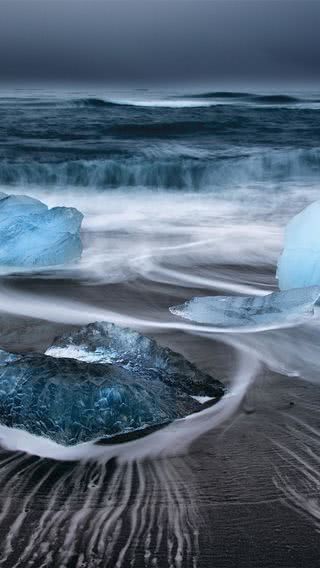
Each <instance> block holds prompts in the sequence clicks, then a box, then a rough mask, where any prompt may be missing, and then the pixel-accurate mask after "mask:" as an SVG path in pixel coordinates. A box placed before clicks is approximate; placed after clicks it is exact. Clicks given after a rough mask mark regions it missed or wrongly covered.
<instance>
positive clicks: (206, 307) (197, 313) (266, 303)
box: [170, 286, 320, 328]
mask: <svg viewBox="0 0 320 568" xmlns="http://www.w3.org/2000/svg"><path fill="white" fill-rule="evenodd" d="M319 298H320V286H312V287H309V288H298V289H293V290H288V291H286V292H273V293H272V294H268V295H266V296H243V297H241V296H205V297H196V298H192V299H191V300H189V301H187V302H185V303H184V304H181V305H180V306H174V307H172V308H170V311H171V312H172V313H173V314H175V315H177V316H181V317H183V318H185V319H188V320H192V321H194V322H198V323H203V324H209V325H213V326H217V327H224V328H226V327H239V326H240V327H244V326H245V327H248V328H256V327H261V326H270V325H271V326H273V325H285V324H291V323H295V322H298V321H300V320H303V319H305V318H306V317H308V316H312V314H313V313H314V307H315V305H316V303H317V302H318V300H319Z"/></svg>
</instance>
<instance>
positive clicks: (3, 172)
mask: <svg viewBox="0 0 320 568" xmlns="http://www.w3.org/2000/svg"><path fill="white" fill-rule="evenodd" d="M319 169H320V148H312V149H304V150H302V149H300V150H296V149H283V150H273V151H270V150H268V151H261V152H256V153H252V154H250V153H243V154H240V155H232V154H225V155H221V154H217V155H216V156H212V157H208V156H207V157H201V156H198V157H197V156H194V157H192V156H183V155H181V154H180V155H179V153H178V152H177V155H176V156H163V157H161V156H160V155H159V156H157V157H152V156H150V157H148V156H137V157H130V158H123V159H121V160H119V159H118V158H104V159H95V160H66V161H59V162H58V161H57V162H37V161H32V160H26V161H18V162H15V161H9V160H4V161H3V162H2V164H1V169H0V184H1V185H3V186H20V185H21V186H26V185H33V186H43V187H48V186H59V187H68V186H71V187H72V186H77V187H93V188H99V189H117V188H159V189H168V190H169V189H172V190H175V189H186V190H188V189H189V190H196V191H197V190H208V189H209V190H210V189H212V190H214V189H215V188H221V187H223V188H226V187H227V186H228V184H230V185H232V186H235V185H238V184H242V183H248V182H260V181H267V182H268V183H272V182H273V183H277V182H279V181H288V180H295V179H302V178H303V179H308V178H309V179H310V178H312V179H313V178H314V177H315V176H318V175H319Z"/></svg>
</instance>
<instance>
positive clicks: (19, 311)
mask: <svg viewBox="0 0 320 568" xmlns="http://www.w3.org/2000/svg"><path fill="white" fill-rule="evenodd" d="M0 191H5V192H7V193H12V194H19V193H23V194H27V195H31V196H34V197H37V198H39V199H41V200H42V201H44V202H45V203H46V204H48V205H49V206H55V205H67V206H73V207H77V208H78V209H79V210H80V211H82V213H83V214H84V221H83V231H82V240H83V243H84V252H83V256H82V259H81V260H80V261H79V262H78V263H74V264H70V265H66V266H61V267H57V268H54V269H53V268H48V269H46V270H39V269H38V270H36V271H35V270H29V271H21V270H18V269H17V270H15V271H13V270H12V269H11V270H10V271H9V270H7V269H5V268H2V270H1V279H0V309H1V313H0V332H1V333H0V339H1V345H0V347H2V348H4V349H8V350H12V351H24V352H29V351H32V352H39V351H40V352H43V351H45V349H46V348H47V347H48V345H50V343H51V342H52V340H53V339H54V337H55V336H56V335H58V334H60V333H62V332H65V331H67V330H69V329H73V328H74V327H75V326H79V325H82V324H86V323H89V322H92V321H97V320H107V321H112V322H115V323H117V324H119V325H126V326H131V327H133V328H135V329H137V330H139V331H141V332H143V333H145V334H146V335H149V336H152V337H155V338H156V339H157V340H158V341H159V343H160V344H161V345H164V346H169V347H170V348H172V349H174V350H175V351H177V352H179V353H182V354H183V355H184V356H185V357H187V358H188V359H189V360H190V361H192V362H194V363H195V364H196V365H198V366H199V368H201V369H202V370H204V371H206V372H208V373H211V374H212V376H214V377H216V378H218V379H220V380H221V381H222V382H223V383H224V384H225V385H226V387H227V389H228V394H227V395H226V397H224V398H223V399H222V401H221V402H220V403H218V404H217V405H215V406H214V407H212V408H211V409H209V410H208V411H205V412H203V413H199V415H198V416H197V418H196V419H192V420H189V421H186V422H185V423H184V424H183V426H181V424H180V425H173V427H172V429H171V430H169V434H168V435H167V434H166V433H165V434H164V436H163V437H162V438H152V435H150V436H149V437H146V438H144V439H143V441H141V444H140V446H139V450H138V451H136V448H135V446H132V445H130V444H128V445H127V446H125V447H124V449H123V450H122V452H121V459H120V463H119V460H118V461H117V456H115V455H113V454H111V453H110V452H109V450H107V449H106V447H103V446H101V445H100V446H97V445H93V444H92V445H91V446H90V447H89V448H85V449H81V451H79V452H78V451H76V452H70V451H69V450H67V451H64V450H63V451H60V450H59V451H56V450H54V451H53V450H52V448H50V447H49V445H48V444H47V441H46V440H45V439H41V440H32V441H30V440H29V439H25V438H24V436H23V433H20V434H19V432H18V433H17V432H8V431H4V432H2V431H1V439H2V442H3V445H4V447H5V448H6V449H3V450H2V453H1V460H2V468H1V470H0V474H1V477H0V479H1V489H0V505H1V510H0V534H1V541H2V545H1V548H2V552H1V558H0V566H1V565H3V566H5V567H11V566H12V567H13V566H15V567H17V568H18V567H21V568H22V567H27V566H34V567H39V568H40V567H43V568H44V567H52V568H56V567H59V568H60V567H61V568H62V567H66V568H69V566H70V567H75V568H84V567H90V568H91V567H100V566H110V567H112V568H113V567H116V568H120V567H124V568H127V567H138V568H139V567H150V568H153V567H157V568H164V567H168V568H173V567H174V568H175V567H177V568H180V567H181V568H184V567H189V566H190V567H192V568H196V567H198V568H206V567H208V568H209V567H210V568H212V567H214V566H215V567H216V568H220V567H223V568H224V567H227V568H234V567H237V568H238V567H239V568H242V567H243V568H260V567H261V568H267V567H272V568H278V567H279V568H280V567H281V568H282V567H283V568H296V567H298V566H299V567H300V566H301V567H302V566H314V567H315V566H317V562H318V558H319V534H318V532H317V531H318V530H319V526H320V525H319V522H320V500H319V487H320V474H319V441H320V438H319V435H320V424H319V407H318V405H319V401H320V388H319V376H320V365H319V358H318V344H319V341H318V337H319V322H318V320H317V318H315V320H314V321H312V322H311V323H308V324H304V325H300V326H297V327H291V328H284V329H274V328H273V329H267V328H266V329H261V330H259V332H255V333H253V332H250V333H243V332H241V331H240V330H239V332H237V331H235V330H232V331H231V332H229V333H221V332H219V331H217V329H215V328H211V329H210V328H208V327H206V328H205V329H204V328H201V326H199V325H191V324H190V325H188V324H186V322H184V321H182V320H180V319H179V318H177V317H175V316H174V315H172V314H171V313H170V312H169V307H170V306H172V305H176V304H180V303H182V302H184V301H185V300H187V299H189V298H191V297H192V296H195V295H198V296H201V295H210V294H211V295H214V294H224V295H230V294H231V295H232V294H246V295H248V294H253V295H263V294H265V293H267V292H270V291H273V290H275V289H277V281H276V278H275V270H276V263H277V258H278V256H279V254H280V252H281V248H282V244H283V231H284V227H285V225H286V223H287V222H288V220H289V219H290V218H291V217H292V216H293V215H294V214H295V213H297V212H298V211H300V210H301V209H302V208H303V207H305V206H306V205H307V204H309V203H311V202H312V201H315V200H317V199H319V198H320V92H318V93H317V92H306V91H304V92H290V93H288V92H285V93H283V92H281V93H279V92H276V91H274V92H271V93H270V92H263V93H262V92H260V93H256V92H254V93H251V92H250V93H249V92H233V91H227V92H210V91H209V90H207V91H203V92H192V91H190V92H185V91H184V92H182V91H180V92H178V91H172V92H168V91H160V90H159V91H157V92H156V91H151V90H147V89H140V90H132V91H130V92H129V91H126V90H117V91H116V90H108V89H102V88H97V89H92V90H90V91H89V90H83V89H82V90H81V89H79V90H74V91H71V90H62V89H55V90H50V89H46V90H44V89H32V90H31V89H11V90H9V89H3V91H2V92H1V96H0ZM14 449H16V450H19V451H18V452H13V451H12V450H14ZM21 450H27V451H29V452H31V454H34V455H29V454H26V453H23V452H22V451H21ZM39 456H42V457H39ZM137 457H140V458H141V457H143V458H144V460H143V461H141V460H138V461H136V458H137ZM53 458H55V459H53ZM62 458H63V459H62Z"/></svg>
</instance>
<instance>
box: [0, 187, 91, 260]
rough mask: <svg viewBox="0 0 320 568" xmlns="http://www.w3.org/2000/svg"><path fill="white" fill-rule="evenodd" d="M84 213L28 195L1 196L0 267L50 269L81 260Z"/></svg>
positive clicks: (2, 194)
mask: <svg viewBox="0 0 320 568" xmlns="http://www.w3.org/2000/svg"><path fill="white" fill-rule="evenodd" d="M82 219H83V215H82V213H80V211H78V210H77V209H74V208H71V207H53V208H52V209H48V207H47V206H46V205H45V204H44V203H41V201H38V200H37V199H33V198H31V197H28V196H26V195H6V194H4V193H1V194H0V265H5V266H16V267H18V266H23V267H32V266H50V265H57V264H64V263H66V262H70V261H73V260H77V259H79V258H80V256H81V253H82V243H81V238H80V228H81V222H82Z"/></svg>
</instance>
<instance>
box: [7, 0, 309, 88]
mask: <svg viewBox="0 0 320 568" xmlns="http://www.w3.org/2000/svg"><path fill="white" fill-rule="evenodd" d="M319 37H320V0H0V79H2V80H5V81H7V80H9V81H10V80H12V79H14V80H21V81H25V80H30V81H34V80H37V81H39V80H48V79H53V80H57V79H58V80H59V79H61V80H69V81H74V80H77V81H80V82H83V81H85V82H90V81H104V82H112V83H118V82H138V81H142V82H144V83H148V82H150V83H154V82H155V81H159V82H179V81H188V82H192V81H208V82H210V81H211V82H215V83H217V82H219V81H221V82H224V81H238V80H242V81H246V80H263V81H268V80H279V79H281V80H286V79H287V80H290V81H291V80H293V81H297V82H299V81H300V82H301V81H303V80H314V81H316V82H318V81H319V79H320V39H319Z"/></svg>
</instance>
